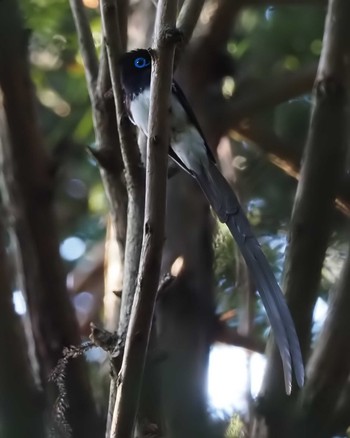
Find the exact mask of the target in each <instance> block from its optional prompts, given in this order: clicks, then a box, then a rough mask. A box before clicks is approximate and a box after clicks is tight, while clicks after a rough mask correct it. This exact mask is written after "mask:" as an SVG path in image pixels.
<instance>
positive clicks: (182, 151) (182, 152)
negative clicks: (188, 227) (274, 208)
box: [119, 49, 304, 395]
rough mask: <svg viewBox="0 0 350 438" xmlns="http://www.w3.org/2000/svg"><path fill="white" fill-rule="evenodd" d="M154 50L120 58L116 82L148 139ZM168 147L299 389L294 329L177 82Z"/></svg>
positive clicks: (299, 365) (289, 385)
mask: <svg viewBox="0 0 350 438" xmlns="http://www.w3.org/2000/svg"><path fill="white" fill-rule="evenodd" d="M151 71H152V52H151V50H150V49H136V50H132V51H129V52H126V53H124V54H123V55H122V56H121V57H120V59H119V73H120V81H121V86H122V90H123V94H124V101H125V107H126V111H127V113H128V116H129V119H130V120H131V122H132V123H133V124H134V125H136V126H137V127H138V128H139V129H140V130H141V131H142V132H143V133H144V134H145V135H146V137H148V118H149V108H150V83H151ZM169 105H170V107H169V108H168V110H169V114H170V145H169V150H168V155H169V157H170V159H171V160H172V161H173V162H175V163H176V165H177V166H179V167H180V168H181V169H183V170H184V171H185V172H186V173H188V174H189V175H191V177H192V178H194V180H195V181H196V182H197V184H198V185H199V187H200V189H201V190H202V191H203V193H204V195H205V197H206V198H207V200H208V202H209V204H210V205H211V207H212V209H213V210H214V212H215V213H216V215H217V217H218V219H219V220H220V221H221V222H223V223H225V224H226V225H227V227H228V228H229V230H230V232H231V234H232V236H233V238H234V240H235V241H236V243H237V245H238V247H239V249H240V251H241V254H242V256H243V258H244V260H245V262H246V264H247V266H248V269H249V272H250V275H251V277H252V278H253V280H254V284H255V287H256V289H257V291H258V293H259V295H260V297H261V300H262V302H263V305H264V307H265V309H266V313H267V316H268V319H269V321H270V324H271V327H272V331H273V334H274V337H275V342H276V344H277V347H278V349H279V352H280V356H281V360H282V366H283V375H284V383H285V391H286V393H287V394H288V395H289V394H290V393H291V390H292V380H293V371H294V376H295V380H296V382H297V384H298V386H299V387H302V386H303V384H304V365H303V360H302V355H301V351H300V345H299V340H298V336H297V333H296V329H295V326H294V322H293V319H292V316H291V314H290V311H289V308H288V306H287V303H286V301H285V298H284V295H283V293H282V291H281V289H280V287H279V285H278V283H277V281H276V278H275V276H274V274H273V272H272V269H271V267H270V264H269V262H268V261H267V259H266V257H265V255H264V253H263V251H262V249H261V247H260V244H259V242H258V240H257V238H256V237H255V236H254V234H253V231H252V229H251V226H250V223H249V221H248V218H247V217H246V215H245V213H244V211H243V209H242V207H241V205H240V203H239V200H238V198H237V196H236V194H235V193H234V191H233V189H232V188H231V186H230V184H229V183H228V182H227V181H226V179H225V178H224V176H223V175H222V174H221V172H220V170H219V168H218V166H217V164H216V160H215V157H214V154H213V152H212V151H211V149H210V147H209V146H208V144H207V142H206V140H205V137H204V134H203V131H202V129H201V127H200V125H199V123H198V121H197V118H196V116H195V114H194V112H193V110H192V109H191V106H190V104H189V102H188V100H187V98H186V96H185V94H184V93H183V91H182V90H181V88H180V86H179V85H178V84H177V82H176V81H175V80H173V81H172V84H171V92H170V104H169Z"/></svg>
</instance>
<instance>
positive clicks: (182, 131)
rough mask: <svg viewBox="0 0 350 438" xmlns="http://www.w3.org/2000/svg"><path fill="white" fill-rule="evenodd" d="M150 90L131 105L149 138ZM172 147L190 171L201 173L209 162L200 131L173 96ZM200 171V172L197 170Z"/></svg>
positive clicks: (132, 112)
mask: <svg viewBox="0 0 350 438" xmlns="http://www.w3.org/2000/svg"><path fill="white" fill-rule="evenodd" d="M149 106H150V90H144V91H143V92H142V93H140V94H139V95H138V96H136V97H135V98H134V99H133V100H132V101H131V103H130V111H131V114H132V117H133V119H134V122H135V125H137V126H138V127H139V128H140V129H141V130H142V131H143V132H144V134H145V135H146V136H147V135H148V115H149ZM171 147H172V149H173V150H174V152H175V153H176V155H178V157H179V158H180V159H181V161H182V162H183V163H184V164H185V166H186V167H187V168H188V169H191V170H194V171H197V172H198V171H199V169H200V167H201V166H202V165H204V166H206V165H207V161H208V156H207V151H206V148H205V145H204V141H203V139H202V137H201V135H200V133H199V132H198V130H197V129H196V128H195V127H194V126H193V125H191V124H190V122H189V120H188V116H187V114H186V111H185V110H184V109H183V107H182V105H181V104H180V103H179V102H178V100H177V99H176V98H175V97H174V96H171ZM197 169H198V170H197Z"/></svg>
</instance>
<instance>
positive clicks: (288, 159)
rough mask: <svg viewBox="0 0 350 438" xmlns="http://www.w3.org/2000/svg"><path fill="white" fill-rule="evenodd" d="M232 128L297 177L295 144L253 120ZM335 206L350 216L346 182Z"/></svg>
mask: <svg viewBox="0 0 350 438" xmlns="http://www.w3.org/2000/svg"><path fill="white" fill-rule="evenodd" d="M234 130H235V131H236V132H238V133H239V134H240V135H242V136H243V137H245V138H246V139H247V140H249V141H252V142H253V143H255V144H256V145H257V146H258V147H259V148H260V149H261V150H262V151H263V152H264V153H266V154H267V156H268V158H269V160H270V161H271V162H272V163H273V164H274V165H275V166H277V167H279V168H280V169H282V170H283V171H284V172H285V173H286V174H288V175H289V176H291V177H293V178H295V179H299V173H300V162H301V156H299V155H298V154H296V153H295V151H297V150H299V148H297V147H296V146H295V145H292V144H288V143H287V142H286V141H285V140H283V139H281V138H280V137H279V136H278V135H276V134H275V133H274V132H273V131H269V130H268V129H266V128H264V127H263V126H262V125H260V124H258V123H257V122H255V121H254V120H247V119H246V120H244V121H243V122H242V123H239V124H237V125H235V128H234ZM335 206H336V208H337V209H338V210H339V211H340V212H341V213H343V214H344V215H345V216H347V217H350V198H349V195H348V184H347V182H346V183H345V184H342V186H341V188H340V189H339V191H338V196H337V198H336V200H335Z"/></svg>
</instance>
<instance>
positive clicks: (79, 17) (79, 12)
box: [69, 0, 98, 102]
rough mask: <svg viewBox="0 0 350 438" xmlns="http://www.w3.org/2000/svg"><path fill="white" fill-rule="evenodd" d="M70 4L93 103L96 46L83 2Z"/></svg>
mask: <svg viewBox="0 0 350 438" xmlns="http://www.w3.org/2000/svg"><path fill="white" fill-rule="evenodd" d="M69 4H70V7H71V10H72V14H73V18H74V23H75V27H76V29H77V33H78V37H79V47H80V51H81V55H82V58H83V62H84V67H85V76H86V81H87V85H88V91H89V95H90V100H91V102H93V100H94V93H95V84H96V80H97V75H98V60H97V54H96V49H95V44H94V40H93V37H92V33H91V29H90V25H89V22H88V19H87V16H86V12H85V7H84V5H83V2H82V0H69Z"/></svg>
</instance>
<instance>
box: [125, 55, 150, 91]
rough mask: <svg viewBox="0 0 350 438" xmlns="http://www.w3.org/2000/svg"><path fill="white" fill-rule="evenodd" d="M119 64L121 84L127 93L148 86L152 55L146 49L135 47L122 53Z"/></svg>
mask: <svg viewBox="0 0 350 438" xmlns="http://www.w3.org/2000/svg"><path fill="white" fill-rule="evenodd" d="M119 66H120V77H121V82H122V86H123V88H124V90H125V91H126V92H127V93H129V94H138V93H140V92H141V91H142V90H143V89H144V88H146V87H149V86H150V81H151V69H152V57H151V54H150V52H149V51H148V50H146V49H137V50H132V51H131V52H127V53H124V55H122V56H121V58H120V60H119Z"/></svg>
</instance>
